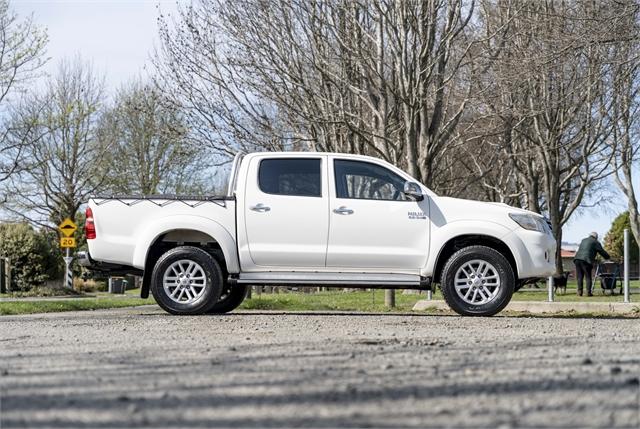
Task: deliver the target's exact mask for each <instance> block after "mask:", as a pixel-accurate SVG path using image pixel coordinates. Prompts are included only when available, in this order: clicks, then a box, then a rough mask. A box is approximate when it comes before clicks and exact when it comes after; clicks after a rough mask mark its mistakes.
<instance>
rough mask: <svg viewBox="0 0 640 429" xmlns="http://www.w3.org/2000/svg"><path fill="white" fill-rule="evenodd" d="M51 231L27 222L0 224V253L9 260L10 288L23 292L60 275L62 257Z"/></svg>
mask: <svg viewBox="0 0 640 429" xmlns="http://www.w3.org/2000/svg"><path fill="white" fill-rule="evenodd" d="M54 235H55V234H52V233H50V232H38V231H35V230H34V229H33V228H32V227H31V226H30V225H28V224H26V223H5V224H0V256H2V257H6V258H9V259H10V260H11V290H12V291H21V292H26V291H29V290H30V289H31V288H33V287H37V286H42V285H43V284H44V282H45V281H46V280H49V279H53V278H56V277H58V276H59V275H60V272H61V267H60V265H61V263H62V261H61V258H60V254H59V251H58V249H57V247H55V246H54V245H53V242H52V241H53V239H54V237H53V236H54Z"/></svg>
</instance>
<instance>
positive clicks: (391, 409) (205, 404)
mask: <svg viewBox="0 0 640 429" xmlns="http://www.w3.org/2000/svg"><path fill="white" fill-rule="evenodd" d="M0 326H1V328H2V329H1V330H0V388H1V391H0V393H1V399H2V400H1V404H0V407H1V408H0V427H1V428H2V429H8V428H14V427H30V428H34V427H52V428H76V427H97V428H106V427H143V426H147V427H172V428H173V427H175V428H177V427H214V428H215V427H254V426H258V427H491V428H493V427H571V428H578V427H607V428H611V427H632V428H638V427H640V388H639V386H638V377H639V375H640V320H639V319H637V318H636V319H590V318H575V319H567V318H510V317H494V318H462V317H457V316H434V315H388V314H382V315H381V314H372V315H367V314H328V313H312V314H310V313H306V314H301V313H276V312H273V313H271V312H238V313H234V314H230V315H226V316H202V317H174V316H169V315H167V314H165V313H164V312H162V311H161V310H159V309H158V308H157V307H141V308H135V309H130V308H129V309H118V310H107V311H95V312H79V313H58V314H46V315H32V316H15V317H13V316H12V317H8V316H7V317H1V318H0Z"/></svg>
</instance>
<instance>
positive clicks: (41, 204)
mask: <svg viewBox="0 0 640 429" xmlns="http://www.w3.org/2000/svg"><path fill="white" fill-rule="evenodd" d="M103 102H104V96H103V85H102V81H101V79H100V78H99V77H97V76H96V75H95V73H94V72H93V70H92V69H91V67H90V66H88V65H86V64H83V63H82V62H81V61H80V60H79V59H78V60H76V61H74V62H67V61H65V62H62V63H61V64H60V66H59V68H58V72H57V74H56V76H55V77H53V78H51V79H50V80H49V81H48V82H47V85H46V89H45V90H44V91H40V92H33V93H31V94H30V95H29V96H28V97H27V98H26V101H25V102H24V103H23V104H22V105H21V106H20V107H19V108H18V109H17V110H16V112H15V115H14V117H13V123H14V124H15V126H16V127H18V128H23V129H24V135H25V136H26V145H25V148H24V158H23V162H24V163H25V165H24V169H23V170H22V171H20V172H19V173H18V174H15V175H14V176H12V177H11V179H10V181H9V182H8V186H7V195H8V201H7V210H9V211H10V212H11V213H13V214H14V215H15V216H18V217H21V218H23V219H26V220H29V221H30V222H32V223H35V224H38V225H41V226H45V227H50V226H51V225H52V224H57V223H58V222H59V221H61V220H62V219H64V218H65V217H70V218H72V219H73V218H74V217H75V215H76V214H77V212H78V210H79V208H80V206H81V205H82V204H83V203H85V202H86V200H87V197H88V196H89V195H91V194H92V193H94V192H95V191H96V190H98V189H100V188H101V187H102V186H103V185H104V183H105V180H106V177H105V176H104V175H102V174H100V172H101V171H103V170H104V169H101V168H99V165H100V163H101V162H103V160H104V159H105V154H106V152H107V150H108V147H106V146H104V145H100V144H98V142H97V140H96V126H97V123H98V119H99V116H100V109H101V107H102V105H103Z"/></svg>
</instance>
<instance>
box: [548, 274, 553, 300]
mask: <svg viewBox="0 0 640 429" xmlns="http://www.w3.org/2000/svg"><path fill="white" fill-rule="evenodd" d="M547 284H548V287H549V296H548V299H547V301H549V302H553V276H549V279H548V280H547Z"/></svg>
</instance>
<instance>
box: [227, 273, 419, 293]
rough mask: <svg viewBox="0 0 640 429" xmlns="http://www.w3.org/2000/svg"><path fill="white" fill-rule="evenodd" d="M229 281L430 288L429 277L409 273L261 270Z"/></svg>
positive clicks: (269, 283) (259, 284) (384, 287)
mask: <svg viewBox="0 0 640 429" xmlns="http://www.w3.org/2000/svg"><path fill="white" fill-rule="evenodd" d="M229 282H235V283H239V284H249V285H255V286H262V285H321V286H333V287H363V288H382V289H424V290H429V289H430V288H431V279H429V278H427V279H425V278H421V277H420V276H417V275H411V274H362V273H309V272H306V273H305V272H261V273H241V274H240V276H239V277H230V278H229Z"/></svg>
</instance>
